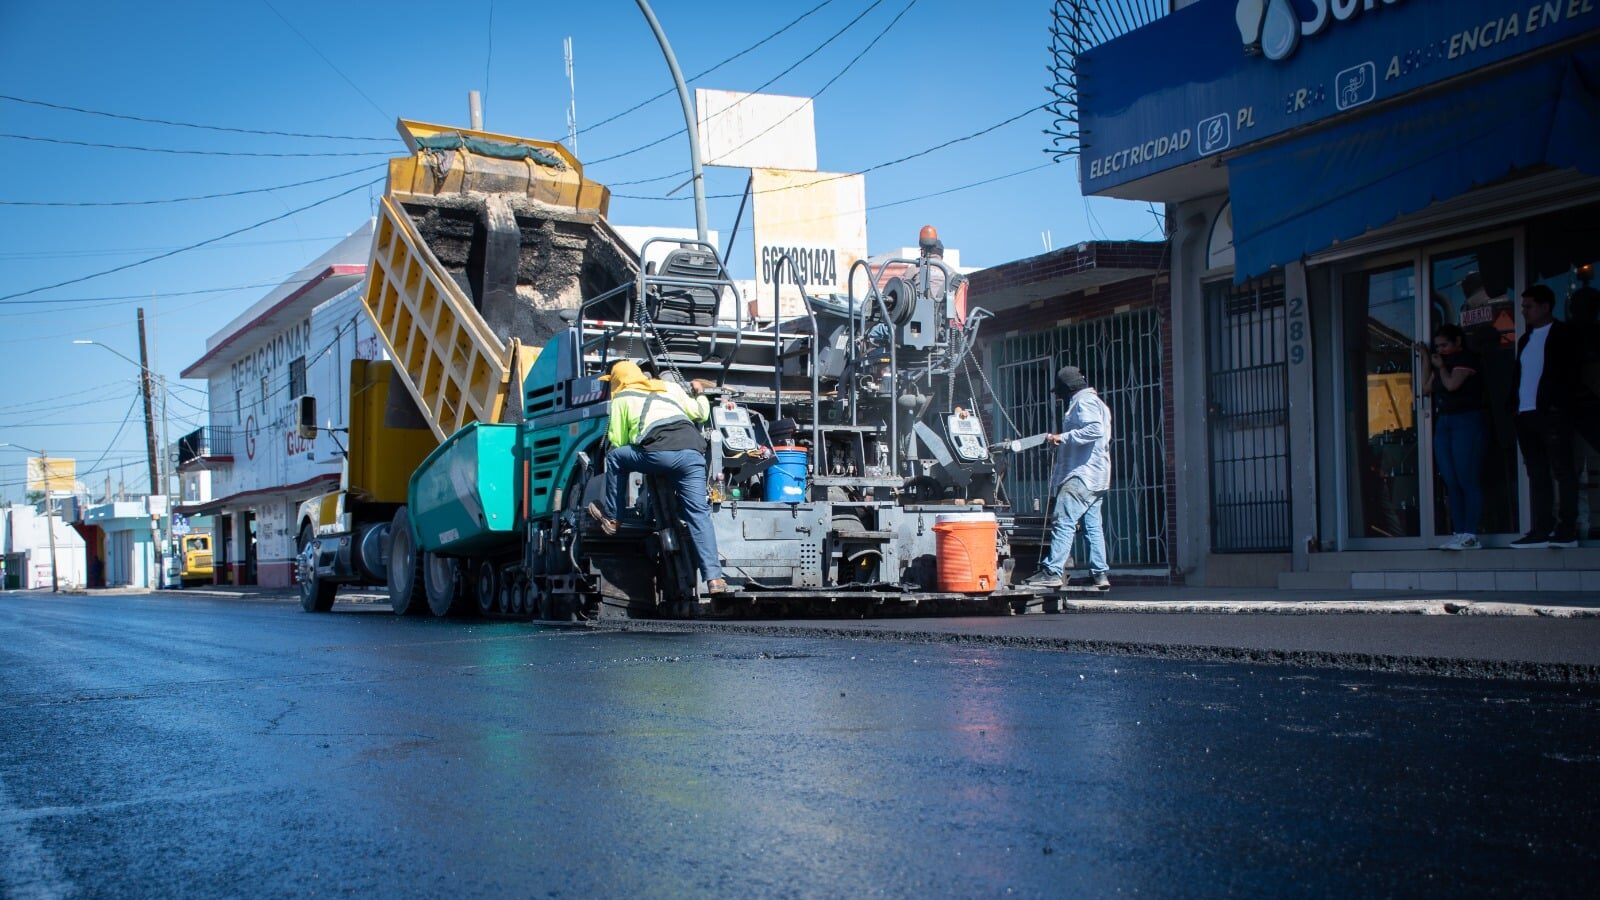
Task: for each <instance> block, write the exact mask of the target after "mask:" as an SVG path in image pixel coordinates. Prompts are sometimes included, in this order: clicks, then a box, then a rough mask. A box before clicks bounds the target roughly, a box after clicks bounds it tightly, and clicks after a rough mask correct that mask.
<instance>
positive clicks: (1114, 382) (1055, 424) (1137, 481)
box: [990, 310, 1168, 568]
mask: <svg viewBox="0 0 1600 900" xmlns="http://www.w3.org/2000/svg"><path fill="white" fill-rule="evenodd" d="M990 354H991V355H990V362H991V366H992V369H991V371H992V372H993V373H994V378H993V381H994V389H995V393H996V398H995V400H996V402H997V403H998V404H1000V405H1001V407H1002V408H1003V409H1005V410H1006V413H1007V415H1009V416H1010V417H1011V418H1012V420H1013V421H1014V422H1015V423H1016V427H1017V430H1018V431H1019V432H1020V433H1018V434H1013V433H1011V428H1010V427H1008V426H1007V425H1006V424H1005V420H1004V417H1001V416H994V417H993V419H996V420H998V421H997V422H996V424H995V429H996V431H997V432H998V434H997V435H996V439H997V440H1010V439H1011V438H1014V437H1026V436H1028V435H1033V434H1039V433H1041V432H1045V431H1059V430H1060V428H1061V414H1062V411H1063V407H1062V405H1061V404H1060V403H1059V402H1058V401H1056V400H1055V399H1054V398H1053V397H1052V396H1051V395H1050V388H1051V386H1052V385H1053V384H1054V383H1055V373H1056V370H1057V369H1059V368H1060V367H1062V366H1065V365H1075V366H1077V367H1079V368H1080V369H1082V370H1083V371H1084V374H1085V375H1087V376H1088V378H1089V383H1090V384H1092V385H1094V388H1095V390H1096V391H1097V392H1098V393H1099V394H1100V396H1101V398H1102V399H1104V400H1105V402H1106V405H1107V406H1109V407H1110V408H1111V491H1110V493H1109V494H1107V495H1106V510H1105V525H1106V553H1107V554H1108V555H1109V556H1110V562H1111V565H1113V566H1116V567H1119V568H1128V567H1150V566H1159V567H1165V566H1166V564H1167V562H1168V551H1167V530H1166V522H1167V490H1166V460H1167V442H1166V436H1165V434H1164V432H1163V431H1162V399H1163V394H1162V390H1163V387H1162V384H1161V324H1160V321H1159V319H1157V317H1156V313H1155V310H1141V311H1138V312H1130V313H1123V314H1122V315H1117V316H1110V317H1107V318H1103V319H1095V320H1093V321H1089V322H1082V323H1078V324H1074V325H1065V326H1062V327H1059V328H1054V329H1050V330H1047V331H1041V332H1037V333H1032V334H1020V335H1014V336H1008V337H1006V338H1003V339H1000V340H997V341H995V342H994V343H993V345H992V347H991V351H990ZM1053 454H1054V449H1053V448H1051V447H1041V448H1038V449H1035V450H1029V451H1026V452H1024V453H1022V454H1020V455H1019V456H1018V457H1017V458H1015V459H1013V460H1012V461H1011V465H1010V469H1009V471H1008V472H1007V474H1006V479H1005V488H1006V494H1007V496H1008V497H1009V498H1010V500H1011V506H1012V509H1014V510H1016V511H1017V512H1018V514H1020V515H1030V514H1038V515H1043V514H1044V513H1045V512H1046V511H1048V509H1049V504H1050V497H1049V489H1050V468H1051V461H1052V458H1053ZM1079 544H1080V546H1079V547H1077V548H1074V552H1073V558H1074V559H1077V560H1084V559H1086V558H1087V557H1086V554H1085V553H1084V548H1083V547H1082V546H1081V544H1082V538H1081V537H1080V538H1079Z"/></svg>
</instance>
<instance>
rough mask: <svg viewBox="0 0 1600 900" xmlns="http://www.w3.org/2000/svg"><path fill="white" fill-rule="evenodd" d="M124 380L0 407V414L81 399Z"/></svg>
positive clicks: (120, 379)
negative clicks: (71, 399) (55, 402)
mask: <svg viewBox="0 0 1600 900" xmlns="http://www.w3.org/2000/svg"><path fill="white" fill-rule="evenodd" d="M126 380H127V379H123V378H119V379H117V380H116V381H108V382H106V383H105V384H97V385H95V386H94V387H89V388H84V389H83V390H81V391H70V392H68V393H65V394H57V395H55V396H54V397H43V398H40V399H38V400H24V401H22V402H20V403H10V404H7V405H5V406H0V413H6V414H10V413H11V412H13V411H14V410H16V409H18V408H19V407H23V406H38V405H39V404H41V403H51V402H54V401H56V400H65V399H67V398H68V397H81V396H83V395H84V394H88V393H92V392H95V391H103V390H105V389H106V388H109V387H114V386H116V385H119V384H121V383H123V382H124V381H126Z"/></svg>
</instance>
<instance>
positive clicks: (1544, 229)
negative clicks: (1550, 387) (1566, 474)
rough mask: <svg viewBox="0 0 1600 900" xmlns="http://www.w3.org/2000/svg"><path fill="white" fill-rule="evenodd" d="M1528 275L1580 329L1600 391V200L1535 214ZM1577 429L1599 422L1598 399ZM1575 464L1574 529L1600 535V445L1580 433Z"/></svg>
mask: <svg viewBox="0 0 1600 900" xmlns="http://www.w3.org/2000/svg"><path fill="white" fill-rule="evenodd" d="M1527 235H1528V237H1527V256H1528V281H1529V283H1533V284H1543V285H1545V286H1547V287H1549V288H1550V290H1551V291H1553V292H1554V293H1555V295H1556V318H1557V319H1561V320H1562V321H1566V322H1571V323H1573V324H1575V325H1577V326H1578V327H1579V328H1580V329H1582V330H1583V332H1584V335H1583V345H1584V347H1585V350H1586V352H1585V359H1584V364H1583V373H1582V379H1583V383H1584V386H1585V387H1587V388H1588V389H1589V393H1590V394H1591V395H1593V396H1594V397H1600V278H1597V277H1596V273H1595V268H1596V266H1597V264H1600V206H1586V207H1582V208H1579V209H1576V210H1569V211H1566V212H1562V213H1556V214H1553V215H1549V216H1544V217H1541V218H1539V219H1536V220H1534V221H1533V222H1531V223H1530V224H1529V226H1528V232H1527ZM1580 419H1581V421H1580V423H1579V424H1580V425H1581V426H1585V427H1580V429H1579V433H1580V434H1582V433H1584V432H1588V433H1589V434H1590V435H1591V436H1593V435H1594V434H1595V433H1596V432H1597V431H1600V428H1591V427H1587V426H1590V425H1591V424H1594V423H1600V401H1594V402H1592V403H1591V405H1590V408H1588V409H1586V410H1584V411H1582V412H1581V413H1580ZM1573 456H1574V458H1575V459H1576V461H1577V464H1578V484H1579V490H1580V491H1581V493H1580V495H1579V497H1578V534H1579V536H1580V537H1583V538H1585V539H1587V540H1600V448H1597V447H1596V446H1595V444H1594V443H1593V442H1592V441H1591V440H1586V439H1585V438H1582V437H1580V438H1578V439H1577V440H1576V441H1575V446H1574V447H1573Z"/></svg>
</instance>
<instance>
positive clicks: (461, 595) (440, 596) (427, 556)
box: [422, 553, 467, 618]
mask: <svg viewBox="0 0 1600 900" xmlns="http://www.w3.org/2000/svg"><path fill="white" fill-rule="evenodd" d="M422 557H423V561H422V583H423V585H424V587H425V589H426V591H427V595H428V609H430V610H432V611H433V614H434V615H436V616H439V617H441V618H442V617H444V616H457V615H461V614H462V613H464V612H466V606H467V586H466V584H465V583H464V582H465V581H466V579H465V578H463V577H462V575H463V573H462V569H464V568H465V567H464V566H463V565H462V564H461V560H459V559H456V558H455V557H453V556H440V555H438V554H436V553H424V554H423V555H422Z"/></svg>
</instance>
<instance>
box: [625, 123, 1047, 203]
mask: <svg viewBox="0 0 1600 900" xmlns="http://www.w3.org/2000/svg"><path fill="white" fill-rule="evenodd" d="M1043 108H1044V107H1043V105H1035V106H1030V107H1028V108H1027V109H1025V110H1023V111H1022V112H1019V113H1017V114H1016V115H1013V116H1010V117H1008V118H1006V119H1004V120H1003V121H1000V122H996V123H995V124H993V125H990V126H988V127H986V128H980V129H979V130H977V131H974V132H972V133H971V134H964V135H962V136H960V137H956V138H951V139H950V140H948V141H945V142H943V143H940V144H935V145H933V146H932V147H927V148H924V149H922V150H918V151H917V152H915V153H909V154H907V155H905V156H902V157H900V158H898V159H890V160H885V161H883V162H880V163H876V164H874V165H870V166H867V167H866V168H864V169H858V170H856V171H854V172H846V173H843V174H840V175H832V176H829V177H827V178H819V179H817V180H816V181H808V182H804V183H799V184H790V185H784V186H782V187H775V188H767V189H765V190H760V191H753V192H752V194H775V193H778V192H780V191H792V190H796V189H798V188H808V187H815V186H816V185H819V184H827V183H828V182H830V181H838V180H839V179H842V178H854V177H855V176H857V175H865V174H867V173H868V172H876V171H879V170H880V169H887V168H889V167H891V166H898V165H900V164H902V163H907V162H910V161H911V160H914V159H919V158H921V157H924V156H927V155H928V154H930V153H934V152H937V151H939V150H943V149H944V148H946V147H951V146H954V145H956V144H960V143H963V142H965V141H970V140H974V139H976V138H980V137H983V136H984V135H986V134H989V133H990V132H993V131H998V130H999V129H1001V128H1004V127H1006V126H1007V125H1010V124H1012V123H1013V122H1018V121H1021V120H1022V119H1024V118H1026V117H1027V116H1029V115H1030V114H1032V113H1034V112H1037V111H1038V110H1040V109H1043ZM669 177H670V176H669ZM611 196H612V197H614V198H620V199H624V200H656V201H671V200H686V199H689V198H687V197H655V196H650V195H640V194H617V193H613V194H612V195H611ZM742 196H744V193H743V192H742V191H741V192H739V193H737V194H708V195H707V196H706V199H707V200H722V199H732V198H735V197H742Z"/></svg>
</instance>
